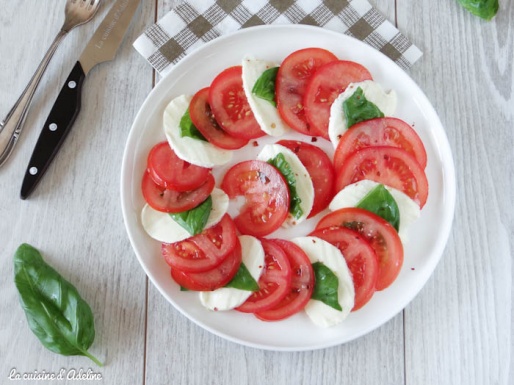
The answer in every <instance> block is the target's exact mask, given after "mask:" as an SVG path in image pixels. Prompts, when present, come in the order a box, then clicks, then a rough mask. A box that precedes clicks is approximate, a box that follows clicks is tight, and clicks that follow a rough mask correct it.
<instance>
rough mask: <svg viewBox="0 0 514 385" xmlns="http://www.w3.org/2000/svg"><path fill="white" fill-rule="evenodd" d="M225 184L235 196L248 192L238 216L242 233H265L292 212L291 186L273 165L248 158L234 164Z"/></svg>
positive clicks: (228, 193) (235, 220)
mask: <svg viewBox="0 0 514 385" xmlns="http://www.w3.org/2000/svg"><path fill="white" fill-rule="evenodd" d="M221 188H222V189H223V190H224V191H225V192H226V193H227V195H228V196H229V197H230V198H231V199H233V198H235V197H237V196H244V197H245V199H246V203H245V204H244V205H243V207H242V208H241V209H240V211H239V215H238V216H237V217H236V218H234V222H235V223H236V226H237V229H238V230H239V231H240V232H241V233H242V234H248V235H253V236H256V237H261V236H264V235H268V234H270V233H272V232H273V231H275V230H276V229H278V228H279V227H280V226H281V225H282V223H283V222H284V221H285V219H286V218H287V215H288V213H289V189H288V186H287V183H286V181H285V180H284V177H283V176H282V174H281V173H280V172H279V171H278V170H277V169H276V168H275V167H273V166H272V165H270V164H268V163H266V162H262V161H259V160H248V161H244V162H241V163H237V164H236V165H234V166H232V168H230V169H229V170H228V171H227V173H226V174H225V176H224V177H223V181H222V183H221Z"/></svg>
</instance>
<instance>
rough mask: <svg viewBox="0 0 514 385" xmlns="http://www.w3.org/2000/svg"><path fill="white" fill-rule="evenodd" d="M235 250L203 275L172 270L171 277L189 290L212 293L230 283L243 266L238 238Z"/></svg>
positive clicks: (202, 273)
mask: <svg viewBox="0 0 514 385" xmlns="http://www.w3.org/2000/svg"><path fill="white" fill-rule="evenodd" d="M236 241H237V242H236V245H235V247H234V250H232V252H231V253H229V254H228V255H227V257H226V258H225V259H224V260H223V262H221V263H220V264H219V265H218V266H216V267H214V268H213V269H211V270H207V271H204V272H201V273H186V272H184V271H181V270H178V269H174V268H172V269H171V276H172V278H173V279H174V280H175V282H177V283H178V284H179V285H180V286H182V287H184V288H186V289H188V290H196V291H211V290H216V289H219V288H220V287H223V286H225V285H226V284H227V283H229V282H230V281H231V280H232V278H234V275H236V273H237V270H238V269H239V265H241V260H242V251H241V244H240V243H239V239H237V238H236Z"/></svg>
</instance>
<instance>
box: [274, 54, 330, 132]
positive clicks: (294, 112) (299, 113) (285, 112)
mask: <svg viewBox="0 0 514 385" xmlns="http://www.w3.org/2000/svg"><path fill="white" fill-rule="evenodd" d="M335 60H337V57H336V56H335V55H334V54H333V53H332V52H329V51H327V50H325V49H321V48H305V49H301V50H298V51H295V52H293V53H292V54H290V55H289V56H288V57H286V58H285V59H284V61H283V62H282V64H281V65H280V68H279V70H278V73H277V80H276V83H275V93H276V98H277V108H278V113H279V114H280V116H281V117H282V119H283V120H284V121H285V122H286V123H287V124H288V125H289V126H290V127H291V128H292V129H294V130H296V131H298V132H300V133H302V134H305V135H311V136H313V135H317V133H316V132H313V131H312V130H311V128H310V127H309V123H308V122H307V119H306V118H305V110H304V105H303V95H304V93H305V88H306V86H307V82H308V81H309V79H310V78H311V77H312V75H313V74H314V72H316V70H317V69H318V68H319V67H321V66H322V65H323V64H326V63H329V62H332V61H335Z"/></svg>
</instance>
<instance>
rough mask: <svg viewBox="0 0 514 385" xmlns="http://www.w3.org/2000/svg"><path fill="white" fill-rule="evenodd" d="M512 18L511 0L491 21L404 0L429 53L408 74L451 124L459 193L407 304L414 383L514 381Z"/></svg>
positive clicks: (404, 12) (401, 5) (444, 4)
mask: <svg viewBox="0 0 514 385" xmlns="http://www.w3.org/2000/svg"><path fill="white" fill-rule="evenodd" d="M412 15H419V18H413V17H412ZM436 23H437V24H436ZM513 23H514V6H513V4H512V2H502V3H501V9H500V12H499V13H498V16H497V17H496V18H495V19H494V20H493V21H492V22H485V21H482V20H480V19H479V18H476V17H474V16H472V15H471V14H469V13H467V12H466V11H464V10H463V9H461V8H460V6H459V5H458V4H457V2H456V1H442V0H440V1H436V2H431V3H430V4H428V3H426V2H409V1H405V0H399V1H398V24H399V28H400V29H401V30H403V31H406V33H407V34H410V35H411V36H413V37H415V43H416V44H418V45H419V46H420V48H421V49H422V51H424V52H425V55H424V57H423V58H422V60H421V61H420V63H419V64H417V65H416V66H414V68H413V69H412V76H413V77H414V79H415V80H416V82H418V84H419V85H420V86H421V88H422V89H423V90H424V91H425V92H426V94H427V96H428V98H429V99H430V100H431V102H432V103H433V105H434V107H435V109H436V111H437V112H438V113H439V115H440V117H441V120H442V122H443V125H444V126H445V128H446V132H447V134H448V137H449V140H450V144H451V147H452V150H453V154H454V160H455V165H456V170H457V190H458V197H457V206H456V212H455V220H454V227H453V232H452V236H451V238H450V241H449V244H448V246H447V248H446V252H445V254H444V255H443V258H442V260H441V262H440V264H439V266H438V268H437V269H436V271H435V274H434V276H433V277H432V279H431V280H430V281H429V283H428V285H427V286H426V287H425V289H424V290H423V291H422V292H421V294H420V295H419V296H418V297H417V298H416V299H415V300H414V301H413V302H412V304H411V305H410V306H409V307H408V308H407V309H406V311H405V336H406V338H405V344H406V352H405V353H406V381H407V383H410V384H422V383H424V384H428V383H430V384H511V383H512V363H513V358H512V347H513V343H512V337H511V336H512V329H513V326H514V323H513V319H512V314H513V308H512V273H513V267H512V256H513V254H512V242H511V239H512V236H513V212H512V208H511V207H512V203H513V201H514V194H513V187H514V186H513V184H512V181H513V178H512V176H513V171H512V170H513V168H512V165H513V164H514V131H513V130H512V129H513V127H514V99H513V95H514V67H513V58H514V35H513V30H514V29H513ZM435 25H438V26H445V28H444V29H440V28H436V27H435Z"/></svg>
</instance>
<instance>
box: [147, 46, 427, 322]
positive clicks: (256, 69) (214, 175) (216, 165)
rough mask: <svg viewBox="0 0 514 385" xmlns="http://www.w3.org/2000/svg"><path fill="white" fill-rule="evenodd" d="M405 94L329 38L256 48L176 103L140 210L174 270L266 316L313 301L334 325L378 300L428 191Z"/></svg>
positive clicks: (210, 305)
mask: <svg viewBox="0 0 514 385" xmlns="http://www.w3.org/2000/svg"><path fill="white" fill-rule="evenodd" d="M396 105H397V96H396V94H395V92H394V90H384V89H383V88H382V86H381V85H380V84H378V83H377V82H375V81H374V80H373V77H372V74H371V73H370V72H369V71H368V70H367V69H366V68H365V67H364V66H362V65H361V64H359V63H356V62H352V61H348V60H341V59H339V58H337V57H336V56H335V55H334V54H333V53H331V52H329V51H327V50H325V49H321V48H306V49H301V50H298V51H295V52H292V53H291V54H290V55H289V56H287V57H286V58H285V59H284V60H283V61H282V62H281V63H272V62H268V61H263V60H260V59H258V58H254V57H251V56H246V57H244V58H243V59H242V62H241V63H240V64H239V65H234V66H233V67H230V68H227V69H225V70H223V71H221V72H220V73H219V74H218V75H217V76H216V77H215V78H214V79H212V82H211V84H209V85H208V86H207V87H205V88H202V89H200V90H192V93H191V95H179V96H177V97H175V98H174V99H173V100H171V101H170V102H169V104H168V105H167V107H166V109H165V111H164V115H163V131H164V134H165V136H166V141H162V142H159V143H156V144H155V145H154V147H153V148H152V149H151V151H150V152H149V154H148V158H147V167H146V171H145V173H144V175H143V176H142V194H143V197H144V199H145V201H146V204H145V206H144V207H143V209H142V212H141V224H142V226H143V228H144V229H145V230H146V232H147V233H148V235H149V236H150V237H152V238H154V239H155V240H156V241H158V242H160V243H161V244H162V247H161V254H162V255H161V256H160V257H162V258H164V260H165V262H166V263H167V265H168V266H169V267H170V271H171V278H170V279H173V280H174V281H175V282H176V283H177V284H178V285H180V288H181V290H185V291H194V292H198V293H197V294H196V295H198V301H199V303H201V304H202V305H203V306H205V307H206V308H207V309H210V310H213V311H227V310H235V311H239V312H243V313H251V314H253V315H254V316H255V317H257V318H259V319H261V320H265V321H275V320H282V319H285V318H288V317H291V316H292V315H294V314H296V313H298V312H300V311H305V313H306V314H307V315H308V316H309V317H310V319H311V320H312V321H313V322H314V323H315V324H316V325H319V326H322V327H328V326H332V325H335V324H338V323H340V322H342V321H343V320H344V319H345V318H346V317H347V316H348V315H349V314H350V313H351V312H352V311H357V310H358V309H360V308H362V307H363V306H365V305H366V303H367V302H368V301H369V300H370V299H371V298H372V297H373V294H374V293H375V292H376V291H377V290H384V289H386V288H387V287H389V286H390V285H392V284H393V282H394V281H395V279H396V278H397V277H398V275H399V273H400V271H401V268H402V264H403V259H404V254H403V245H404V243H405V242H407V231H408V227H409V225H410V224H411V223H413V222H414V221H415V220H416V219H417V218H418V217H419V216H420V212H421V209H422V208H423V206H424V205H425V203H426V201H427V198H428V182H427V177H426V175H425V171H424V170H425V167H426V164H427V156H426V152H425V149H424V146H423V143H422V141H421V139H420V138H419V136H418V134H417V133H416V131H415V130H414V129H413V127H412V126H411V125H409V124H408V123H406V122H404V121H403V120H401V119H400V118H399V117H395V116H394V115H395V111H396ZM264 139H265V140H264ZM327 144H328V146H327ZM288 229H293V230H297V229H303V231H304V232H303V233H302V234H298V231H296V232H291V234H295V236H291V237H287V236H283V234H288V233H287V231H288ZM299 235H301V236H299ZM191 295H194V294H191Z"/></svg>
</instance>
